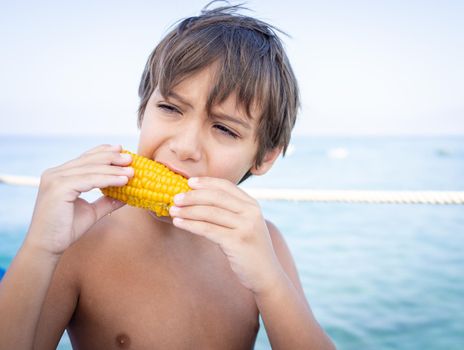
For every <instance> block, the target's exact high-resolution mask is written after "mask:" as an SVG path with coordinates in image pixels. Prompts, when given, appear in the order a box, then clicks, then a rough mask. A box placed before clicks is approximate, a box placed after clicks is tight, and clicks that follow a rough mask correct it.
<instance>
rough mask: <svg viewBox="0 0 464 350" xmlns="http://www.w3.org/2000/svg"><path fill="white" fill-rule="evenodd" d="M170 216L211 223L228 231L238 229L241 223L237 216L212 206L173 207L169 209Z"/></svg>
mask: <svg viewBox="0 0 464 350" xmlns="http://www.w3.org/2000/svg"><path fill="white" fill-rule="evenodd" d="M169 214H170V215H171V216H172V217H180V218H182V219H189V220H195V221H204V222H209V223H212V224H215V225H218V226H222V227H225V228H228V229H235V228H236V227H237V223H238V222H239V218H238V217H237V215H236V214H234V213H232V212H230V211H228V210H224V209H222V208H218V207H212V206H202V205H194V206H188V207H176V206H172V207H171V208H170V209H169Z"/></svg>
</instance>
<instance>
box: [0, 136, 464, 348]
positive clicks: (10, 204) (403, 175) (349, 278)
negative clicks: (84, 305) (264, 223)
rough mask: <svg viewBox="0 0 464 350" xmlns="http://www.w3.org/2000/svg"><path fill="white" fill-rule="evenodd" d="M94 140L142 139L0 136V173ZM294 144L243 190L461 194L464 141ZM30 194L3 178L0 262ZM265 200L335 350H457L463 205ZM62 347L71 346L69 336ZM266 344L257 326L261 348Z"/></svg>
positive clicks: (24, 218) (463, 322) (15, 241)
mask: <svg viewBox="0 0 464 350" xmlns="http://www.w3.org/2000/svg"><path fill="white" fill-rule="evenodd" d="M100 143H121V144H123V145H124V147H126V148H128V149H132V150H136V143H137V140H136V138H135V137H120V136H92V137H89V136H82V137H26V136H20V137H19V136H5V135H4V136H0V173H8V174H18V175H19V174H21V175H32V176H39V175H40V174H41V172H42V171H43V170H45V169H46V168H48V167H51V166H56V165H59V164H61V163H63V162H65V161H67V160H69V159H72V158H74V157H76V156H78V155H79V154H81V153H82V152H84V151H85V150H87V149H89V148H91V147H93V146H95V145H98V144H100ZM292 148H293V150H292V153H291V154H289V155H288V156H286V157H285V158H281V159H279V160H278V161H277V163H276V165H275V166H274V168H273V169H272V170H271V171H270V172H269V173H268V174H266V175H264V176H262V177H256V178H251V179H249V180H248V181H246V182H245V183H244V184H243V187H274V188H277V187H279V188H280V187H287V188H314V189H369V190H374V189H379V190H460V191H463V190H464V137H394V138H391V137H362V138H357V137H352V138H335V137H311V138H309V137H295V138H294V139H293V140H292ZM337 155H338V157H337ZM35 196H36V189H35V188H28V187H12V186H6V185H1V184H0V267H3V268H6V267H8V265H9V263H10V262H11V260H12V258H13V257H14V255H15V253H16V251H17V249H18V248H19V246H20V244H21V241H22V239H23V238H24V235H25V233H26V231H27V228H28V224H29V220H30V217H31V214H32V210H33V206H34V200H35ZM90 197H91V195H89V198H90ZM260 204H261V207H262V210H263V213H264V215H265V216H266V217H267V218H268V219H270V220H272V221H273V222H274V223H275V224H276V225H277V226H278V227H279V228H280V230H281V231H282V233H283V234H284V236H285V238H286V240H287V243H288V245H289V247H290V249H291V251H292V253H293V256H294V259H295V262H296V265H297V267H298V270H299V273H300V278H301V281H302V284H303V287H304V290H305V293H306V296H307V298H308V300H309V303H310V305H311V307H312V310H313V313H314V314H315V316H316V318H317V320H318V321H319V322H320V324H321V325H322V327H323V328H324V329H325V330H326V331H327V333H328V334H329V335H330V336H331V338H332V339H333V340H334V342H335V343H336V345H337V347H338V348H339V349H356V350H358V349H421V350H423V349H463V348H464V313H463V312H462V310H464V273H463V271H464V206H458V205H441V206H439V205H394V204H341V203H338V204H334V203H304V202H293V201H285V202H284V201H281V202H278V201H261V202H260ZM58 348H59V349H70V348H71V346H70V342H69V339H68V338H67V336H66V334H65V335H64V336H63V339H62V341H61V342H60V345H59V347H58ZM269 348H270V346H269V342H268V340H267V337H266V334H265V331H264V328H263V327H262V328H261V331H260V333H259V336H258V341H257V344H256V349H269Z"/></svg>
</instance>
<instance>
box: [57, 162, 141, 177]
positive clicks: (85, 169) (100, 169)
mask: <svg viewBox="0 0 464 350" xmlns="http://www.w3.org/2000/svg"><path fill="white" fill-rule="evenodd" d="M84 174H105V175H126V176H129V177H132V176H134V168H132V167H130V166H125V167H123V166H116V165H100V164H99V165H94V164H90V165H88V166H80V167H73V168H68V169H63V170H61V171H59V172H57V175H59V176H74V175H84Z"/></svg>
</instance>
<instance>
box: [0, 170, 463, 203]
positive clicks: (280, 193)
mask: <svg viewBox="0 0 464 350" xmlns="http://www.w3.org/2000/svg"><path fill="white" fill-rule="evenodd" d="M39 182H40V179H39V178H36V177H32V176H15V175H4V174H0V183H4V184H7V185H15V186H38V185H39ZM243 190H245V191H246V192H247V193H248V194H249V195H250V196H252V197H254V198H256V199H258V200H259V199H260V200H287V201H305V202H340V203H390V204H400V203H401V204H464V191H353V190H311V189H271V188H243Z"/></svg>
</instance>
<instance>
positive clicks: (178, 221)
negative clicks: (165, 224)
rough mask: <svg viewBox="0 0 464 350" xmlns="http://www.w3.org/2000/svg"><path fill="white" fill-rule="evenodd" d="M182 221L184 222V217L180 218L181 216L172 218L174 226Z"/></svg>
mask: <svg viewBox="0 0 464 350" xmlns="http://www.w3.org/2000/svg"><path fill="white" fill-rule="evenodd" d="M183 222H184V219H181V218H174V219H172V223H173V224H174V225H175V226H177V225H181V224H182V223H183Z"/></svg>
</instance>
